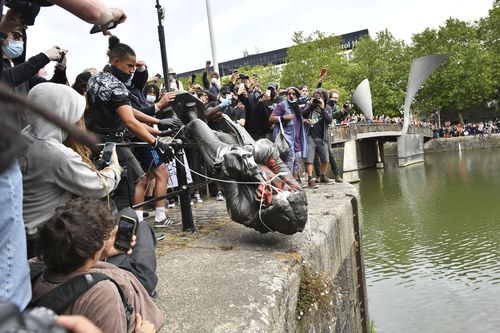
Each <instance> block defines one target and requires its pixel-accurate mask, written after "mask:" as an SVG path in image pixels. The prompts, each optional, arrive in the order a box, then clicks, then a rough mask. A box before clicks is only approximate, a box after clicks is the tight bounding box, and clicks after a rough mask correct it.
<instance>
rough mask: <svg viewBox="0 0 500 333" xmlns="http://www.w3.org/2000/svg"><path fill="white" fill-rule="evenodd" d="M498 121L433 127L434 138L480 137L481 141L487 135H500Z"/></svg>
mask: <svg viewBox="0 0 500 333" xmlns="http://www.w3.org/2000/svg"><path fill="white" fill-rule="evenodd" d="M498 125H499V121H498V120H490V121H486V122H475V123H465V124H464V125H461V124H460V123H458V124H448V125H445V126H441V127H437V126H432V138H433V139H435V138H451V137H459V136H474V137H476V136H478V137H479V138H480V139H482V138H484V137H485V135H486V136H488V137H490V136H491V135H492V134H493V133H500V129H499V126H498Z"/></svg>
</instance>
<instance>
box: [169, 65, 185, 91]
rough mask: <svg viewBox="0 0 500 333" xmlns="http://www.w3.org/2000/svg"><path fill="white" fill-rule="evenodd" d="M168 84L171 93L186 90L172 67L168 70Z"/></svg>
mask: <svg viewBox="0 0 500 333" xmlns="http://www.w3.org/2000/svg"><path fill="white" fill-rule="evenodd" d="M168 82H169V88H170V91H179V90H184V86H183V85H182V82H181V81H179V80H177V73H176V72H175V71H174V70H173V69H172V67H170V68H169V69H168Z"/></svg>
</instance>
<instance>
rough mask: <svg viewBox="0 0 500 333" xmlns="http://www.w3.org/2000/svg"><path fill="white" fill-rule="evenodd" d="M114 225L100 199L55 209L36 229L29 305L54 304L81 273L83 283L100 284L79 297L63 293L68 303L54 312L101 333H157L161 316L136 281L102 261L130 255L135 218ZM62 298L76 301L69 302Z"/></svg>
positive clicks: (131, 276) (112, 218) (85, 290)
mask: <svg viewBox="0 0 500 333" xmlns="http://www.w3.org/2000/svg"><path fill="white" fill-rule="evenodd" d="M118 224H119V225H118V226H117V225H116V218H115V217H114V216H112V215H111V213H110V211H109V209H108V207H107V206H106V204H104V203H103V202H101V201H98V200H94V199H88V198H76V199H73V200H71V201H69V202H67V203H66V204H65V205H64V206H61V207H58V208H57V209H56V211H55V214H54V216H53V217H52V218H51V219H50V220H49V221H48V222H47V223H46V224H45V225H44V226H43V227H42V228H41V230H40V241H39V244H38V247H37V255H38V256H37V259H32V260H30V265H31V266H32V271H33V270H34V269H37V271H42V272H41V273H40V274H39V275H38V276H37V277H36V278H35V280H34V283H33V297H32V304H33V305H35V306H37V305H38V304H44V305H52V303H51V301H50V300H51V299H50V297H51V293H53V292H54V291H53V290H54V289H55V288H58V287H59V288H68V289H67V290H71V289H72V288H70V287H71V286H75V283H76V282H75V279H77V277H79V276H82V275H85V280H86V281H91V279H97V281H98V282H97V283H95V284H93V285H90V283H89V282H87V283H85V284H84V286H85V288H82V289H81V291H80V293H79V294H75V292H74V291H71V292H68V293H65V294H64V297H62V301H63V302H64V303H69V305H68V306H67V308H66V309H64V310H62V313H58V314H65V315H83V316H85V317H87V318H88V319H89V320H90V321H92V322H93V323H94V324H95V325H96V326H97V327H99V328H100V329H101V330H102V331H103V332H117V333H132V332H154V331H158V330H159V329H160V328H161V326H162V325H163V323H164V322H165V318H164V316H163V314H162V313H161V311H160V310H159V309H158V308H157V306H156V305H155V304H154V303H153V301H152V300H151V298H150V297H149V295H148V293H147V291H146V290H145V289H144V287H143V286H142V285H141V283H140V282H139V280H137V278H136V277H135V276H134V275H133V274H132V273H130V272H128V271H126V270H123V269H120V268H118V267H116V266H115V265H113V264H110V263H108V262H104V261H102V260H105V259H106V258H107V257H109V256H113V255H115V254H117V253H123V252H129V253H130V252H131V248H132V245H133V243H134V236H133V233H134V230H135V220H134V219H128V221H127V219H125V222H122V219H120V220H119V222H118ZM43 265H45V268H43ZM96 274H99V275H96ZM78 285H79V286H81V284H78ZM68 286H70V287H68ZM74 289H77V288H74ZM65 297H67V298H70V297H71V299H73V298H74V297H76V299H74V300H73V301H72V302H71V301H70V300H68V299H67V298H65ZM55 306H57V307H59V306H58V305H57V304H55ZM48 307H49V308H52V309H53V307H52V306H48ZM148 327H149V328H153V329H152V330H148V329H147V328H148Z"/></svg>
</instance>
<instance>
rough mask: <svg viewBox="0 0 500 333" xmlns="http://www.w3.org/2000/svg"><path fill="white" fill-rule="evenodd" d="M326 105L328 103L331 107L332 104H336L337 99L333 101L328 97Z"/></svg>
mask: <svg viewBox="0 0 500 333" xmlns="http://www.w3.org/2000/svg"><path fill="white" fill-rule="evenodd" d="M328 105H330V106H332V107H333V106H335V105H337V101H334V100H333V99H330V100H328Z"/></svg>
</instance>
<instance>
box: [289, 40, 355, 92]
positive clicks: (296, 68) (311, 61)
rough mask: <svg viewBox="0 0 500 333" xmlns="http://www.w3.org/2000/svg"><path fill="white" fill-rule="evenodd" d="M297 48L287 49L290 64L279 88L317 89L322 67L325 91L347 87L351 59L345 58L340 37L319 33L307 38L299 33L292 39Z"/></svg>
mask: <svg viewBox="0 0 500 333" xmlns="http://www.w3.org/2000/svg"><path fill="white" fill-rule="evenodd" d="M292 40H293V42H294V43H295V45H294V46H292V47H290V48H289V49H288V57H287V64H286V67H285V68H284V70H283V72H282V75H281V79H280V85H281V86H283V87H285V86H300V85H304V84H305V85H307V86H309V87H311V88H314V87H316V84H317V82H318V79H319V75H320V72H321V69H322V68H326V70H327V73H328V74H327V76H326V78H325V80H324V81H323V86H324V87H326V88H334V87H335V88H341V87H345V84H346V80H345V79H346V75H345V73H346V69H347V66H348V60H347V59H346V58H345V57H343V56H342V48H341V46H340V37H338V36H334V35H326V34H324V33H322V32H319V31H316V32H314V33H313V34H311V35H308V36H304V35H303V33H302V32H296V33H295V34H294V36H293V38H292Z"/></svg>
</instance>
